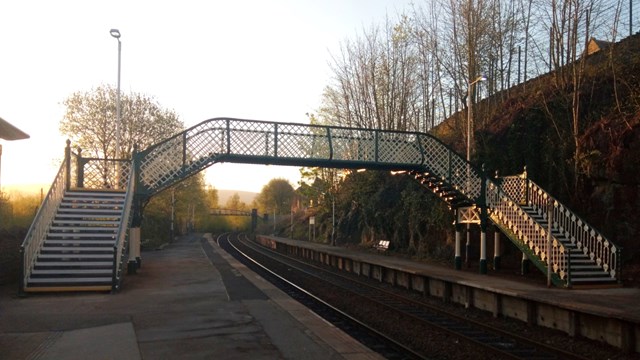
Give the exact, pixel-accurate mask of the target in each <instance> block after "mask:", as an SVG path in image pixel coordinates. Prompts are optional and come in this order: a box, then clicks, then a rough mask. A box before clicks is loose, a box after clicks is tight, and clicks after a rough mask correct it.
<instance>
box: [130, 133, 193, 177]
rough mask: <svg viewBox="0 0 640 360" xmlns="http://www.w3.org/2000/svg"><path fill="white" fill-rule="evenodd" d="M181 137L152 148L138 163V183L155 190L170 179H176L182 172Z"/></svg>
mask: <svg viewBox="0 0 640 360" xmlns="http://www.w3.org/2000/svg"><path fill="white" fill-rule="evenodd" d="M183 161H184V159H183V141H182V137H181V136H180V137H173V138H170V139H169V140H168V141H165V142H163V143H160V144H159V145H157V146H156V147H154V148H153V149H152V150H151V151H150V152H149V153H146V154H145V156H144V157H143V158H142V159H141V161H140V181H141V182H142V183H143V184H144V185H146V186H147V187H148V188H150V189H156V188H159V187H160V186H162V185H164V184H165V183H167V182H169V181H170V180H172V179H178V178H179V176H180V175H181V173H182V170H183Z"/></svg>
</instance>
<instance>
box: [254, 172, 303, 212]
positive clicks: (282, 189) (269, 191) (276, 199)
mask: <svg viewBox="0 0 640 360" xmlns="http://www.w3.org/2000/svg"><path fill="white" fill-rule="evenodd" d="M293 195H294V191H293V187H292V186H291V184H289V181H287V180H286V179H281V178H277V179H271V181H269V183H268V184H267V185H265V186H263V187H262V191H261V192H260V194H258V197H257V201H258V204H259V206H260V209H261V210H262V211H264V212H267V213H270V214H271V213H273V212H274V210H275V212H276V213H279V214H281V213H288V212H289V210H290V208H291V200H292V199H293Z"/></svg>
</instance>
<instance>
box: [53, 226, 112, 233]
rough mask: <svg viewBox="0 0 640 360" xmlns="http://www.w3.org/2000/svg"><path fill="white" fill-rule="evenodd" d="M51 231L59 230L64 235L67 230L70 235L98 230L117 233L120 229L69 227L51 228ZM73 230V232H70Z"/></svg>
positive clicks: (110, 227)
mask: <svg viewBox="0 0 640 360" xmlns="http://www.w3.org/2000/svg"><path fill="white" fill-rule="evenodd" d="M49 230H57V231H60V233H61V234H63V233H64V230H66V233H68V234H82V233H81V231H96V230H101V231H117V230H118V228H117V227H115V226H109V227H107V226H73V227H68V226H51V227H50V228H49ZM69 230H71V231H69Z"/></svg>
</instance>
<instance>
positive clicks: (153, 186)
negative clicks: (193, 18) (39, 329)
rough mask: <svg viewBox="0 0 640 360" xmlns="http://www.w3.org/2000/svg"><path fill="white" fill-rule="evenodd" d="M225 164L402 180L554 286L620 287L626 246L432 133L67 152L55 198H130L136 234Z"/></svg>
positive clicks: (235, 132) (242, 124)
mask: <svg viewBox="0 0 640 360" xmlns="http://www.w3.org/2000/svg"><path fill="white" fill-rule="evenodd" d="M220 162H234V163H246V164H272V165H289V166H310V167H327V168H343V169H344V168H346V169H361V168H364V169H374V170H385V171H394V172H402V173H405V174H408V175H410V176H413V177H414V178H415V179H416V180H417V181H419V182H420V183H421V184H422V185H423V186H424V187H425V189H428V190H429V191H431V192H433V193H435V194H436V195H438V196H439V197H440V198H441V199H442V200H443V201H445V202H446V203H447V204H448V205H449V207H450V209H451V210H452V211H454V212H455V213H456V215H457V216H456V218H457V223H458V224H463V223H469V222H475V223H478V224H480V226H481V228H482V229H483V231H484V229H486V226H487V225H488V223H493V224H494V225H495V226H496V227H497V228H499V229H500V230H501V231H502V232H503V233H504V234H505V235H506V236H507V237H508V238H509V239H510V240H511V241H512V242H513V243H514V244H515V245H516V246H517V247H518V248H519V249H520V250H521V251H522V252H523V253H524V254H526V256H527V257H528V258H529V259H530V260H531V261H532V263H533V264H535V265H536V266H537V267H538V268H540V270H541V271H543V272H545V273H546V272H547V269H550V278H551V280H552V281H553V283H554V284H555V285H557V286H561V287H571V286H575V285H579V284H616V283H618V282H619V280H618V279H619V267H620V251H621V250H620V248H619V247H616V246H615V245H614V244H613V243H612V242H611V241H609V240H607V239H606V238H605V237H604V236H603V235H602V234H600V233H599V232H597V231H596V230H595V229H594V228H592V227H591V226H589V225H588V224H587V223H586V222H585V221H583V220H582V219H580V218H579V217H578V216H576V215H575V214H573V213H572V212H571V211H570V210H569V209H568V208H567V207H566V206H564V205H563V204H561V203H560V202H558V201H557V200H555V199H554V198H553V197H552V196H551V195H550V194H548V193H546V192H545V191H544V190H543V189H542V188H541V187H539V186H538V185H536V184H535V183H533V182H532V181H530V180H529V179H528V178H527V177H526V176H514V177H507V178H502V179H494V178H490V177H488V176H486V174H485V172H484V171H482V169H479V168H477V167H476V166H474V165H473V164H471V163H469V162H467V161H466V160H465V159H464V158H462V157H461V156H460V155H458V154H457V153H455V152H454V151H453V150H452V149H451V148H449V147H448V146H447V145H445V144H444V143H443V142H441V141H440V140H438V139H437V138H435V137H434V136H432V135H430V134H427V133H419V132H401V131H384V130H374V129H363V128H347V127H337V126H325V125H306V124H294V123H278V122H267V121H255V120H242V119H233V118H214V119H210V120H207V121H204V122H202V123H200V124H198V125H195V126H193V127H191V128H189V129H187V130H185V131H183V132H181V133H179V134H176V135H175V136H173V137H171V138H168V139H166V140H164V141H162V142H160V143H158V144H156V145H153V146H151V147H149V148H147V149H145V150H143V151H140V152H136V153H134V155H133V157H132V159H130V160H117V161H113V160H111V161H110V162H107V161H106V160H105V161H104V162H103V163H102V166H95V164H94V161H93V160H91V159H83V158H81V157H79V156H78V155H75V154H72V153H71V151H70V150H69V149H68V150H67V154H66V158H65V163H64V164H63V166H62V167H61V169H63V168H64V167H65V166H66V168H67V170H64V171H63V170H61V171H62V175H61V174H59V175H58V177H57V178H56V180H54V184H60V185H59V186H58V190H56V191H60V190H61V194H59V195H56V196H55V198H58V197H59V198H62V197H63V195H64V193H65V192H67V191H71V189H72V188H74V186H75V189H86V188H95V189H99V188H101V185H100V183H102V184H107V185H110V186H111V187H114V186H115V187H116V188H120V189H124V190H125V193H126V195H127V196H126V200H125V205H123V206H124V209H125V210H126V214H123V215H122V217H121V219H122V220H121V223H120V227H119V229H122V231H125V230H126V229H128V228H129V227H130V226H132V224H133V226H132V228H133V229H135V228H136V224H138V225H137V226H139V217H140V215H141V212H142V208H141V207H142V204H144V203H145V201H146V200H148V199H149V198H150V197H151V196H153V195H155V194H157V193H158V192H160V191H162V190H164V189H166V188H168V187H170V186H172V185H173V184H175V183H177V182H180V181H182V180H184V179H186V178H188V177H190V176H192V175H194V174H196V173H198V172H200V171H202V170H204V169H205V168H207V167H209V166H211V165H213V164H215V163H220ZM65 164H66V165H65ZM92 164H93V165H92ZM107 164H108V165H109V166H106V165H107ZM72 167H73V168H74V171H71V170H70V169H71V168H72ZM123 169H125V170H126V171H123ZM94 173H97V174H94ZM125 175H126V176H125ZM59 177H63V178H64V177H66V179H62V180H61V179H59ZM85 179H100V181H94V182H93V183H90V182H88V181H86V180H85ZM72 185H74V186H72ZM102 187H104V185H102ZM48 200H49V199H48V198H47V199H46V200H45V203H44V204H43V207H47V209H49V210H48V213H47V214H48V215H47V216H45V217H41V216H38V217H36V219H35V220H34V225H32V228H44V227H45V226H44V225H42V224H41V223H40V222H43V221H44V222H50V221H51V219H52V218H54V217H55V212H56V211H57V209H58V208H59V201H58V204H54V203H50V204H47V201H48ZM41 233H42V231H39V232H38V234H36V233H35V232H34V233H33V234H32V232H31V231H30V234H29V235H28V236H27V238H26V239H25V242H24V244H23V249H25V250H24V253H25V255H24V256H27V255H26V254H27V253H28V252H30V255H28V257H29V259H32V258H34V254H38V253H40V251H41V247H42V246H41V244H42V243H43V240H38V237H39V236H42V234H41ZM138 233H139V230H138ZM115 239H117V240H118V241H116V242H115V243H116V244H117V246H119V247H122V250H118V249H116V250H114V259H115V258H116V257H117V259H115V260H114V262H113V263H114V264H115V265H114V268H113V269H112V270H113V272H114V276H113V278H114V282H116V281H120V272H121V269H122V266H121V265H119V264H121V262H122V261H121V259H122V258H126V257H127V256H128V258H129V261H130V262H131V259H132V257H133V258H135V257H136V256H139V254H138V253H137V252H139V244H137V243H136V241H135V237H134V241H131V242H129V241H128V239H129V236H128V234H127V233H126V231H125V232H124V233H119V234H118V235H117V236H116V237H115V238H114V240H115ZM120 239H121V240H122V241H120ZM34 244H37V245H34ZM125 244H126V245H125ZM26 249H29V251H28V252H27V250H26ZM127 251H128V252H129V254H128V255H126V254H124V253H125V252H127ZM33 269H34V263H33V262H32V261H27V262H25V265H24V267H23V273H24V275H23V279H24V280H25V281H27V280H28V279H29V278H30V277H31V274H32V272H33ZM116 273H117V274H116ZM114 288H116V286H114Z"/></svg>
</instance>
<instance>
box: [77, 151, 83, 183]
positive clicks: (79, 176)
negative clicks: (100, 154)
mask: <svg viewBox="0 0 640 360" xmlns="http://www.w3.org/2000/svg"><path fill="white" fill-rule="evenodd" d="M84 164H85V162H84V161H83V159H82V149H81V148H78V164H77V165H76V180H77V181H76V182H77V186H78V187H79V188H83V187H84Z"/></svg>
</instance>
